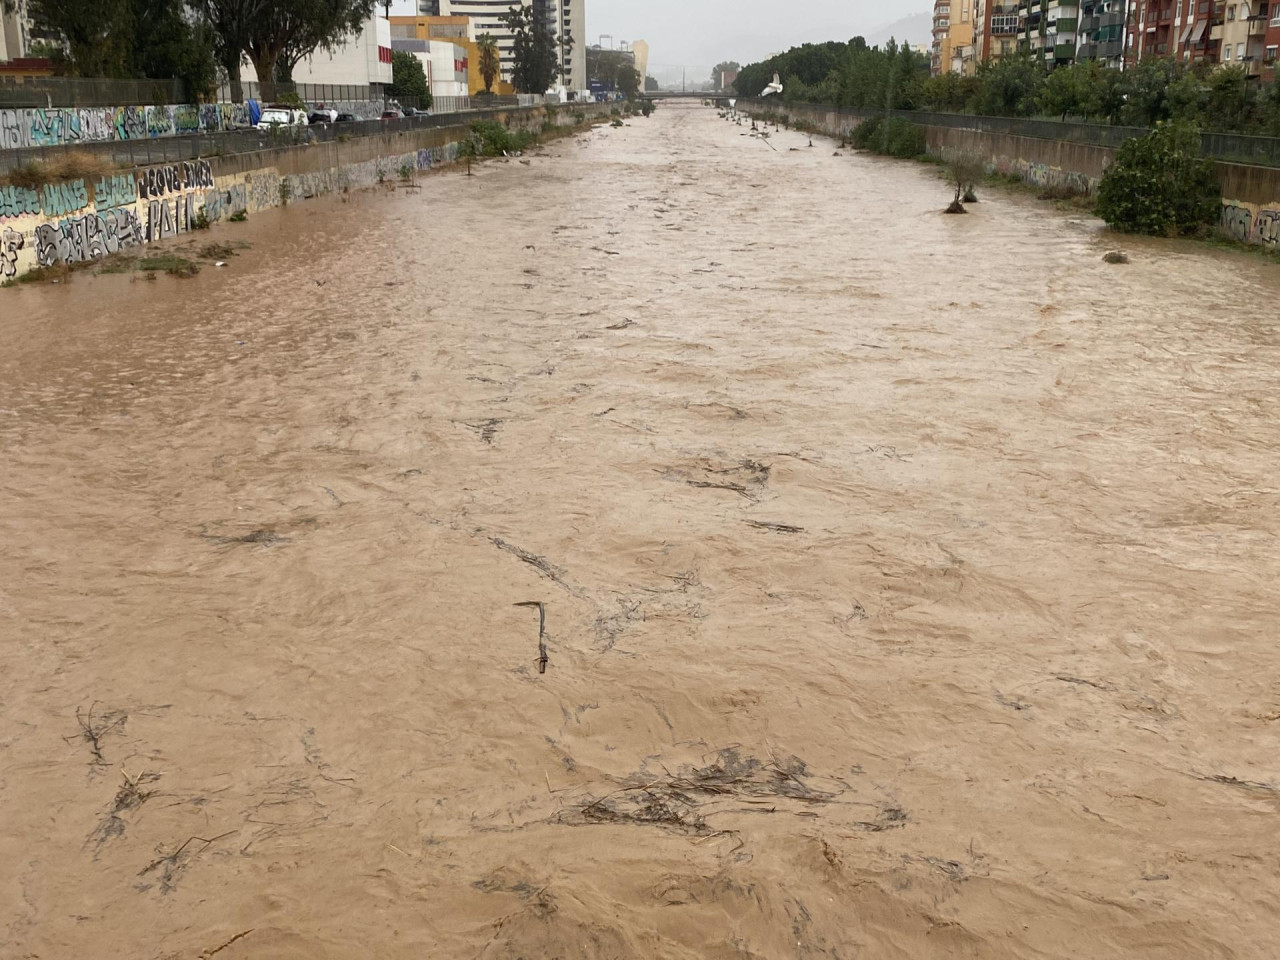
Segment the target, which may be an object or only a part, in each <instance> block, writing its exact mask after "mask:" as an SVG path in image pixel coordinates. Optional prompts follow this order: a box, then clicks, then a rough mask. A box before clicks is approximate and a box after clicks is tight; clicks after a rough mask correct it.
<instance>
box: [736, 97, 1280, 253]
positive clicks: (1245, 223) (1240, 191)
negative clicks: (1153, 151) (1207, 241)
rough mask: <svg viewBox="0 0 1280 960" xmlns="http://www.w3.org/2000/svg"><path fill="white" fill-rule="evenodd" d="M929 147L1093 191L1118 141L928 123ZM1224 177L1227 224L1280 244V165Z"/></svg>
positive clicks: (800, 108) (826, 120)
mask: <svg viewBox="0 0 1280 960" xmlns="http://www.w3.org/2000/svg"><path fill="white" fill-rule="evenodd" d="M742 109H745V110H750V111H751V112H753V113H758V114H766V115H768V116H782V115H784V114H785V115H787V116H789V117H791V118H792V119H793V120H798V121H804V122H805V123H809V124H812V125H813V126H814V127H816V128H817V129H819V130H821V131H822V132H824V133H826V134H828V135H829V136H835V137H847V136H848V135H849V133H850V132H851V131H852V130H853V129H854V128H855V127H857V126H858V125H859V124H860V123H862V122H863V120H864V119H866V117H865V116H863V115H860V114H854V113H849V112H845V111H840V110H835V109H832V108H831V107H823V106H813V105H808V104H798V103H782V102H770V101H768V100H765V101H758V100H757V101H752V102H751V103H750V104H743V105H742ZM922 126H923V127H924V131H925V144H926V149H927V150H928V152H929V154H931V155H933V156H944V155H945V154H947V153H949V152H951V151H957V150H959V151H966V152H970V153H975V154H977V155H978V156H981V157H983V158H984V159H985V160H986V161H987V166H988V168H989V169H991V170H992V171H995V172H998V173H1002V174H1005V175H1009V176H1016V177H1018V178H1020V179H1022V180H1026V181H1027V182H1029V183H1034V184H1037V185H1038V186H1044V187H1065V188H1069V189H1072V190H1076V191H1080V192H1084V193H1093V192H1094V191H1095V190H1097V188H1098V184H1099V183H1100V182H1101V181H1102V174H1103V172H1104V171H1105V170H1106V168H1107V165H1108V164H1109V163H1111V161H1112V159H1113V158H1114V157H1115V152H1116V151H1115V149H1114V148H1112V147H1104V146H1098V145H1096V144H1091V143H1076V142H1073V141H1069V140H1045V139H1041V138H1038V137H1023V136H1016V135H1014V134H1009V133H995V132H991V131H984V130H966V129H963V128H960V127H940V126H933V125H930V124H922ZM1215 166H1216V167H1217V169H1218V176H1219V179H1220V180H1221V182H1222V228H1223V229H1224V230H1225V231H1226V232H1227V233H1229V234H1230V235H1231V236H1233V237H1235V239H1237V240H1239V241H1240V242H1242V243H1256V244H1260V245H1262V246H1266V247H1270V248H1272V249H1280V168H1276V167H1257V166H1250V165H1248V164H1243V163H1226V162H1223V161H1216V162H1215Z"/></svg>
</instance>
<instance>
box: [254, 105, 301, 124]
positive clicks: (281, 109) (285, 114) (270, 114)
mask: <svg viewBox="0 0 1280 960" xmlns="http://www.w3.org/2000/svg"><path fill="white" fill-rule="evenodd" d="M306 125H307V113H306V111H305V110H299V109H297V108H296V107H289V106H281V105H279V104H272V105H271V106H269V107H265V108H264V109H263V111H262V116H261V117H259V118H258V126H259V127H266V128H267V129H273V128H275V127H305V126H306Z"/></svg>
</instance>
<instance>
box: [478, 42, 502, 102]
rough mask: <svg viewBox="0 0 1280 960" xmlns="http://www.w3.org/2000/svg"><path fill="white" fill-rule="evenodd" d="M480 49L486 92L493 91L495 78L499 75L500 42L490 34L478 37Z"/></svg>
mask: <svg viewBox="0 0 1280 960" xmlns="http://www.w3.org/2000/svg"><path fill="white" fill-rule="evenodd" d="M476 47H478V48H479V51H480V76H481V77H483V78H484V92H485V93H492V92H493V80H494V78H495V77H496V76H497V75H498V44H497V41H495V40H494V39H493V37H491V36H490V35H489V34H487V33H482V34H480V36H479V37H478V38H476Z"/></svg>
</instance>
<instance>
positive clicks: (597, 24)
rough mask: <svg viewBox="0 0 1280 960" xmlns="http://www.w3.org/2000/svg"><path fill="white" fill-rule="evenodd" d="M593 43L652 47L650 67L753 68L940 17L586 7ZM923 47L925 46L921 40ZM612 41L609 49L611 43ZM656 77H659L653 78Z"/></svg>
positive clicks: (722, 0)
mask: <svg viewBox="0 0 1280 960" xmlns="http://www.w3.org/2000/svg"><path fill="white" fill-rule="evenodd" d="M586 3H587V34H588V36H587V41H588V42H589V43H599V42H600V34H602V33H610V34H613V36H614V38H615V42H616V40H647V41H649V47H650V49H651V52H650V55H649V56H650V62H651V63H654V64H658V65H674V64H689V65H696V66H708V67H710V66H714V65H715V64H716V63H719V62H720V61H721V60H737V61H740V62H741V63H750V62H753V61H756V60H760V59H763V58H764V57H767V56H768V55H769V54H771V53H777V52H779V51H781V50H785V49H787V48H788V47H791V46H795V45H796V44H800V43H805V42H807V41H810V42H817V41H823V40H848V39H849V38H850V37H853V36H856V35H858V34H864V35H869V34H871V33H873V32H874V31H875V30H876V29H877V28H878V27H882V26H885V25H886V24H888V23H890V22H892V21H894V20H898V19H899V18H901V17H906V16H909V15H911V14H917V13H921V12H923V11H925V10H929V9H932V6H933V4H932V3H931V2H930V0H781V2H780V0H586ZM917 39H918V40H922V39H923V38H917ZM607 42H608V41H606V43H607ZM651 72H652V71H651Z"/></svg>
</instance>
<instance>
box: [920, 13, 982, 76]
mask: <svg viewBox="0 0 1280 960" xmlns="http://www.w3.org/2000/svg"><path fill="white" fill-rule="evenodd" d="M977 16H978V11H977V7H976V5H975V0H935V2H934V5H933V50H932V51H931V53H932V57H931V65H932V68H933V70H932V72H933V75H934V76H935V77H936V76H937V75H938V74H940V73H959V74H965V75H972V74H973V72H974V71H975V70H976V69H977V63H978V55H977V49H976V44H975V36H974V34H975V31H974V23H975V20H976V18H977Z"/></svg>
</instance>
